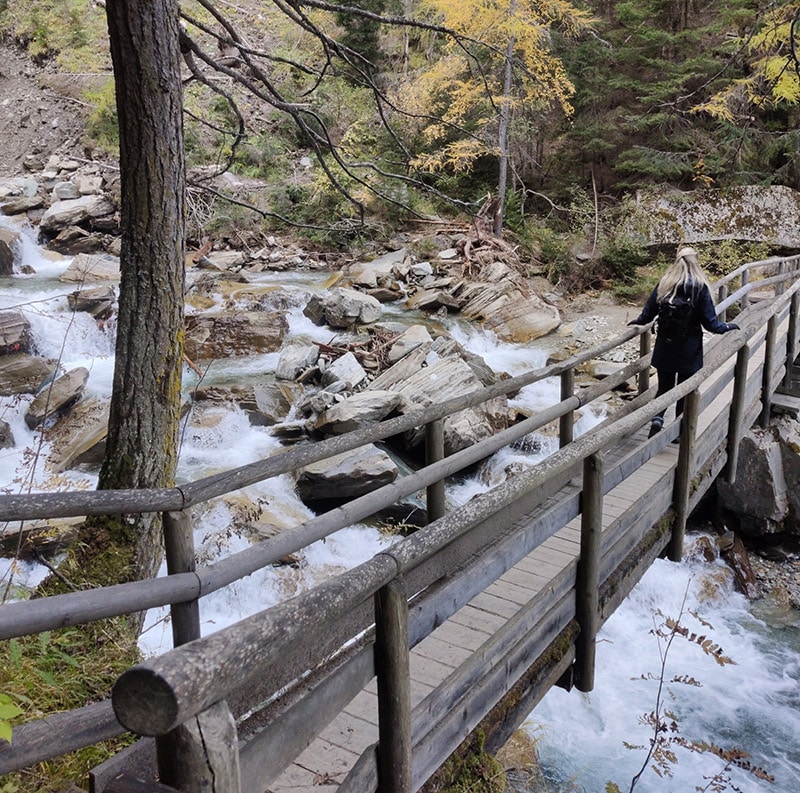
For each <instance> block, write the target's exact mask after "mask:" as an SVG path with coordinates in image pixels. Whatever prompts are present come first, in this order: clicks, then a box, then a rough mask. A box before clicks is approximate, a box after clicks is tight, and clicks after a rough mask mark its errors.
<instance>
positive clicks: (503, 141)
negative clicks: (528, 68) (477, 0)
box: [492, 0, 517, 237]
mask: <svg viewBox="0 0 800 793" xmlns="http://www.w3.org/2000/svg"><path fill="white" fill-rule="evenodd" d="M516 11H517V3H516V0H511V6H510V8H509V14H510V15H511V16H514V14H516ZM515 43H516V42H515V39H514V37H513V36H511V38H509V40H508V44H507V46H506V57H505V62H504V72H503V100H502V103H501V104H500V127H499V130H498V135H497V138H498V140H497V145H498V148H499V150H500V174H499V178H498V184H497V198H498V200H499V204H498V208H497V213H496V215H495V218H494V223H493V228H492V230H493V231H494V233H495V235H496V236H497V237H499V236H500V235H501V234H502V232H503V222H504V220H505V214H506V191H507V190H508V121H509V115H510V114H511V88H512V79H513V73H512V68H511V63H512V59H513V57H514V45H515Z"/></svg>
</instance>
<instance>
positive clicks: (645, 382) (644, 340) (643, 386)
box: [638, 330, 653, 394]
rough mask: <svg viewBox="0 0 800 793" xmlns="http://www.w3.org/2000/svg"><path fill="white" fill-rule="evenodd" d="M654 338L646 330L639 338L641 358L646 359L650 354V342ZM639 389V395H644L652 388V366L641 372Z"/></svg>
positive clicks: (650, 332)
mask: <svg viewBox="0 0 800 793" xmlns="http://www.w3.org/2000/svg"><path fill="white" fill-rule="evenodd" d="M652 338H653V334H652V331H650V330H646V331H645V332H644V333H642V335H641V336H639V357H640V358H644V356H645V355H648V354H649V352H650V342H651V340H652ZM638 387H639V393H640V394H643V393H644V392H645V391H647V389H648V388H650V366H649V365H648V366H646V367H645V368H644V369H642V371H641V372H639V379H638Z"/></svg>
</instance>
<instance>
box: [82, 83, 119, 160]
mask: <svg viewBox="0 0 800 793" xmlns="http://www.w3.org/2000/svg"><path fill="white" fill-rule="evenodd" d="M85 98H86V101H87V102H89V104H91V105H92V106H93V108H94V109H93V110H92V112H91V113H90V114H89V118H88V119H87V122H86V131H85V134H86V137H87V138H89V139H90V140H91V141H93V142H94V143H95V144H96V145H98V146H100V147H101V148H102V149H105V150H106V151H108V152H109V153H111V154H116V153H117V152H119V122H118V119H117V100H116V94H115V92H114V80H113V78H112V77H109V78H108V79H107V80H106V81H105V82H104V83H103V85H102V87H101V88H99V89H96V90H90V91H87V92H86V95H85Z"/></svg>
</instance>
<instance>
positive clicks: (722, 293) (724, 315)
mask: <svg viewBox="0 0 800 793" xmlns="http://www.w3.org/2000/svg"><path fill="white" fill-rule="evenodd" d="M727 297H728V285H727V284H720V287H719V290H718V297H717V302H718V303H721V302H722V301H723V300H725V299H726V298H727ZM718 319H719V321H720V322H727V320H728V309H727V308H724V309H722V311H720V312H719V316H718Z"/></svg>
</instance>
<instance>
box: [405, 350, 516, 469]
mask: <svg viewBox="0 0 800 793" xmlns="http://www.w3.org/2000/svg"><path fill="white" fill-rule="evenodd" d="M412 355H413V353H412ZM407 357H409V358H410V357H411V356H407ZM403 360H405V359H403ZM481 388H483V383H481V381H480V380H479V379H478V378H477V377H476V376H475V373H474V372H473V371H472V369H471V368H470V366H469V364H467V363H466V362H465V361H463V360H461V358H458V357H455V356H452V357H449V358H440V359H438V360H435V361H432V362H429V364H428V365H427V366H423V367H422V368H420V369H419V370H418V371H416V372H415V373H414V374H412V375H410V376H409V377H407V378H406V379H405V380H403V381H401V382H399V383H397V384H395V385H394V386H392V387H391V390H394V391H397V392H398V393H399V394H400V395H401V396H402V397H403V401H402V402H401V403H400V407H399V410H400V412H401V413H411V412H412V411H414V410H419V409H420V408H424V407H428V406H429V405H432V404H438V403H440V402H444V401H446V400H447V399H450V398H452V397H453V396H456V395H459V396H461V395H464V394H469V393H472V392H473V391H478V390H480V389H481ZM497 412H498V409H497V405H492V407H491V408H490V413H491V415H490V413H487V411H486V410H484V409H483V408H482V407H480V406H478V407H476V408H470V409H469V410H467V411H462V412H460V413H457V414H455V415H452V416H448V417H447V418H446V419H445V420H444V451H445V454H447V455H450V454H453V453H455V452H457V451H460V450H461V449H465V448H467V447H468V446H470V445H472V444H473V443H476V442H477V441H479V440H482V439H483V438H488V437H489V436H490V435H492V434H493V433H494V432H495V430H496V429H498V428H499V427H498V426H497V425H498V423H502V420H500V421H498V419H497V417H496V414H497ZM423 436H424V430H423V428H417V429H415V430H409V431H408V432H406V433H404V435H403V441H404V444H405V445H406V446H407V447H408V448H411V447H413V446H416V445H417V444H418V443H420V442H421V441H422V438H423Z"/></svg>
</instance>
